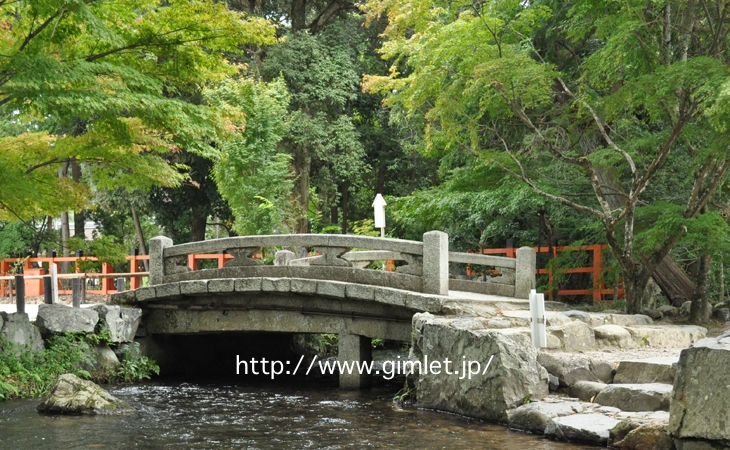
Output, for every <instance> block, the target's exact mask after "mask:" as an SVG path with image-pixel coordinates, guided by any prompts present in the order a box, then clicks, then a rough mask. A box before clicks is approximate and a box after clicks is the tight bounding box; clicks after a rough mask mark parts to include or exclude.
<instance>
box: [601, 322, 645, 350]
mask: <svg viewBox="0 0 730 450" xmlns="http://www.w3.org/2000/svg"><path fill="white" fill-rule="evenodd" d="M593 333H594V334H595V336H596V345H598V346H599V347H619V348H631V347H634V346H635V345H636V344H635V343H634V341H633V339H631V333H629V331H628V330H627V329H626V328H624V327H622V326H619V325H611V324H608V325H601V326H599V327H596V328H594V329H593Z"/></svg>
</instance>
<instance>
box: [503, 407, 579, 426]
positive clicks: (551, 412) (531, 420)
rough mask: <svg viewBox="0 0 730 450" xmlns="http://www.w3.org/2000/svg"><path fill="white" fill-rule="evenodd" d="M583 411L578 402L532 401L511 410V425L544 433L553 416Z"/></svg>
mask: <svg viewBox="0 0 730 450" xmlns="http://www.w3.org/2000/svg"><path fill="white" fill-rule="evenodd" d="M581 412H583V407H582V406H581V405H580V403H578V402H531V403H528V404H526V405H522V406H520V407H518V408H517V409H515V410H514V411H510V413H509V427H510V428H512V429H515V430H522V431H529V432H531V433H543V432H545V428H546V427H547V424H548V422H549V421H550V419H552V418H553V417H562V416H569V415H572V414H576V413H581Z"/></svg>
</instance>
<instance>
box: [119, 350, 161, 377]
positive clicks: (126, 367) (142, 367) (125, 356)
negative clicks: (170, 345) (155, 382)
mask: <svg viewBox="0 0 730 450" xmlns="http://www.w3.org/2000/svg"><path fill="white" fill-rule="evenodd" d="M153 374H154V375H159V374H160V367H159V366H158V365H157V364H156V363H155V362H154V361H153V360H151V359H150V358H148V357H146V356H142V355H141V354H140V350H139V342H133V343H132V344H130V345H129V346H127V347H125V349H124V351H123V353H122V360H121V361H120V363H119V367H118V368H117V370H116V372H115V373H114V377H113V379H114V381H115V382H117V383H132V382H134V381H139V380H149V379H150V378H151V376H152V375H153Z"/></svg>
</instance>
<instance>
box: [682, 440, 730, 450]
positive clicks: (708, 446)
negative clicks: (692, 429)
mask: <svg viewBox="0 0 730 450" xmlns="http://www.w3.org/2000/svg"><path fill="white" fill-rule="evenodd" d="M674 448H675V449H676V450H728V449H730V445H724V444H723V442H721V441H705V440H701V439H674Z"/></svg>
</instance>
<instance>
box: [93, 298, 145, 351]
mask: <svg viewBox="0 0 730 450" xmlns="http://www.w3.org/2000/svg"><path fill="white" fill-rule="evenodd" d="M90 309H93V310H94V311H96V312H97V313H98V314H99V319H100V320H103V321H104V322H105V323H106V325H107V327H108V328H109V333H110V334H111V340H112V342H114V343H117V344H121V343H122V342H132V341H134V336H135V334H137V328H138V327H139V322H140V320H141V319H142V310H141V309H139V308H125V307H121V306H118V305H94V306H92V307H91V308H90Z"/></svg>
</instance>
